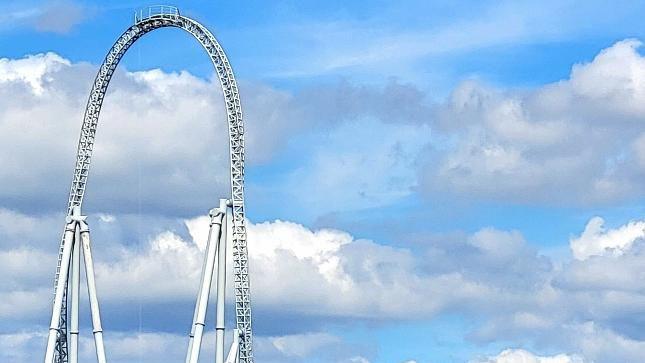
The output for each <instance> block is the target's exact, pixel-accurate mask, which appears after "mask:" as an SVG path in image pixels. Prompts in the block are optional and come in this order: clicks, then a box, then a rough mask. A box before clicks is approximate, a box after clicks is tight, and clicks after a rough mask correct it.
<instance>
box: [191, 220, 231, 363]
mask: <svg viewBox="0 0 645 363" xmlns="http://www.w3.org/2000/svg"><path fill="white" fill-rule="evenodd" d="M209 216H210V226H209V230H208V240H207V241H206V256H205V258H204V265H203V266H202V277H201V283H200V286H199V292H198V294H197V302H196V304H195V313H194V315H193V324H192V327H191V334H190V339H189V342H188V352H187V354H186V361H187V363H197V362H198V360H199V352H200V349H201V344H202V336H203V334H204V326H205V324H206V310H207V308H208V297H209V295H210V290H211V285H212V283H213V273H214V270H215V258H216V257H217V248H218V247H219V240H220V234H221V232H222V219H223V217H224V213H223V212H222V211H221V210H220V209H217V208H215V209H211V211H210V212H209Z"/></svg>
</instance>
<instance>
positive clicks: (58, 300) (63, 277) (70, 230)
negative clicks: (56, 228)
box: [45, 217, 76, 363]
mask: <svg viewBox="0 0 645 363" xmlns="http://www.w3.org/2000/svg"><path fill="white" fill-rule="evenodd" d="M66 222H67V224H66V225H65V235H64V237H63V248H62V253H61V264H60V278H59V279H58V283H57V284H56V294H55V295H54V307H53V310H52V319H51V323H50V324H49V336H48V337H47V349H46V350H45V363H52V362H53V361H54V348H55V347H56V338H57V336H58V333H59V330H60V316H61V306H62V305H63V295H64V294H65V286H66V285H67V279H68V277H69V265H70V257H71V254H72V246H73V244H74V231H75V229H76V221H73V220H70V218H69V217H68V220H66Z"/></svg>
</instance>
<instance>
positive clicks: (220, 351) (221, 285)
mask: <svg viewBox="0 0 645 363" xmlns="http://www.w3.org/2000/svg"><path fill="white" fill-rule="evenodd" d="M229 204H230V202H229V201H228V200H226V199H220V200H219V209H220V210H221V211H222V212H224V215H223V216H222V232H221V234H220V238H219V241H218V245H219V248H218V250H217V313H216V314H217V315H216V318H215V319H216V320H215V363H224V329H225V326H224V323H225V321H224V306H225V305H226V303H225V297H226V243H227V237H228V228H227V222H228V216H229V213H228V209H229Z"/></svg>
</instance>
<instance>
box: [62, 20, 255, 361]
mask: <svg viewBox="0 0 645 363" xmlns="http://www.w3.org/2000/svg"><path fill="white" fill-rule="evenodd" d="M163 27H176V28H181V29H183V30H185V31H187V32H189V33H190V34H192V35H193V36H194V37H195V38H196V39H197V40H198V41H199V43H200V44H201V45H202V47H203V48H204V49H205V50H206V52H207V53H208V55H209V57H210V59H211V61H212V62H213V65H214V66H215V70H216V71H217V75H218V77H219V80H220V84H221V87H222V91H223V94H224V101H225V104H226V114H227V120H228V130H229V146H230V158H231V159H230V161H231V163H230V167H231V170H230V172H231V200H232V203H233V269H234V270H233V272H234V288H235V316H236V325H237V328H238V329H240V331H241V332H243V334H242V339H241V341H240V348H239V349H240V350H239V358H240V362H242V363H252V362H253V350H252V330H251V297H250V285H249V276H248V253H247V246H246V225H245V219H244V124H243V120H242V107H241V104H240V96H239V91H238V88H237V82H236V81H235V77H234V75H233V69H232V68H231V65H230V63H229V61H228V58H227V57H226V54H225V53H224V49H223V48H222V47H221V46H220V44H219V42H218V41H217V39H215V37H214V36H213V34H212V33H211V32H210V31H209V30H208V29H206V27H204V26H203V25H201V24H200V23H198V22H197V21H195V20H192V19H190V18H187V17H185V16H182V15H180V14H179V12H176V13H170V14H168V13H166V14H153V15H150V16H148V17H145V18H143V17H141V18H136V20H135V25H133V26H131V27H130V28H128V29H127V30H126V31H125V32H124V33H123V34H122V35H121V36H120V37H119V39H118V40H117V41H116V42H115V43H114V45H113V46H112V48H111V49H110V51H109V52H108V54H107V56H106V57H105V60H104V61H103V64H102V65H101V68H100V69H99V72H98V74H97V76H96V79H95V80H94V85H93V87H92V91H91V93H90V97H89V100H88V102H87V107H86V109H85V116H84V118H83V126H82V129H81V134H80V139H79V144H78V150H77V157H76V168H75V170H74V178H73V181H72V186H71V190H70V195H69V203H68V214H70V213H71V211H72V208H73V207H74V206H81V205H82V203H83V197H84V195H85V187H86V185H87V178H88V173H89V168H90V162H91V158H92V151H93V147H94V138H95V135H96V128H97V126H98V120H99V114H100V111H101V106H102V104H103V99H104V98H105V94H106V91H107V88H108V85H109V82H110V79H111V78H112V75H113V74H114V71H115V70H116V67H117V65H118V64H119V62H120V60H121V58H122V57H123V55H124V54H125V53H126V51H127V50H128V49H129V48H130V46H131V45H132V44H133V43H134V42H136V41H137V39H139V38H140V37H142V36H143V35H145V34H147V33H149V32H151V31H153V30H155V29H158V28H163ZM61 251H62V243H61ZM60 258H61V256H60V251H59V265H58V268H57V269H56V278H55V281H54V286H56V283H57V282H58V278H59V272H60ZM65 295H67V294H65ZM66 305H67V304H66V297H65V299H64V301H63V308H62V310H63V311H61V325H60V327H61V329H60V330H59V334H58V340H57V345H56V358H55V363H67V307H66Z"/></svg>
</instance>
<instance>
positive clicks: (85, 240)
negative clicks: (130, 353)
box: [79, 220, 106, 363]
mask: <svg viewBox="0 0 645 363" xmlns="http://www.w3.org/2000/svg"><path fill="white" fill-rule="evenodd" d="M79 227H80V230H81V243H82V245H83V258H84V260H85V276H86V277H85V278H86V280H87V294H88V296H89V298H90V312H91V314H92V331H93V333H94V344H95V346H96V358H97V360H98V363H106V359H105V346H104V345H103V326H102V325H101V313H100V311H99V299H98V296H97V294H96V282H95V280H94V261H93V260H92V249H91V246H90V229H89V228H88V226H87V223H85V221H84V220H81V221H79Z"/></svg>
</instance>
